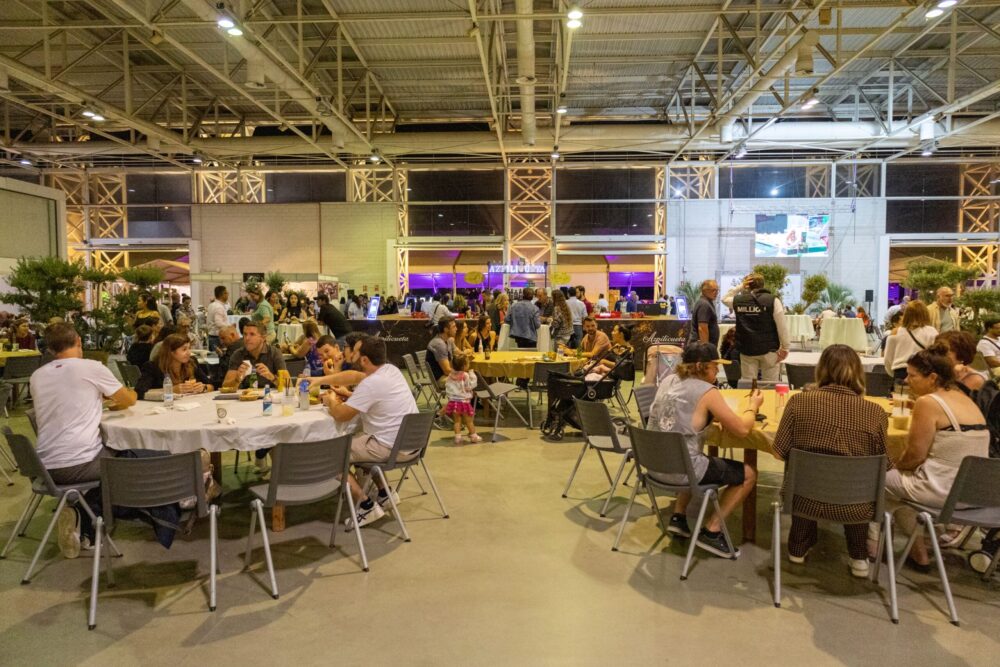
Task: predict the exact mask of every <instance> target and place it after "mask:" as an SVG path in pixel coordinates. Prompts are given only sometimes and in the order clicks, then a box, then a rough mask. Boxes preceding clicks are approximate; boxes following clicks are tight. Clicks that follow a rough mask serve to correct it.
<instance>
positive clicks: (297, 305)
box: [278, 292, 309, 322]
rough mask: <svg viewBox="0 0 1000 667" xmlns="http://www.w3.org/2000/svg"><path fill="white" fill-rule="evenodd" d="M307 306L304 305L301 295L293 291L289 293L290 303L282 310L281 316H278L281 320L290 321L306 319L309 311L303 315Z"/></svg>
mask: <svg viewBox="0 0 1000 667" xmlns="http://www.w3.org/2000/svg"><path fill="white" fill-rule="evenodd" d="M304 310H305V308H303V307H302V303H301V302H300V301H299V295H298V294H296V293H295V292H292V293H291V294H289V295H288V304H287V305H286V306H285V307H284V309H283V310H282V311H281V317H279V318H278V321H280V322H289V321H291V320H292V319H296V320H304V319H306V318H307V317H309V314H308V312H307V313H306V314H305V315H303V311H304Z"/></svg>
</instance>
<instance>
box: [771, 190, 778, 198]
mask: <svg viewBox="0 0 1000 667" xmlns="http://www.w3.org/2000/svg"><path fill="white" fill-rule="evenodd" d="M778 192H779V190H778V188H771V196H772V197H777V196H778Z"/></svg>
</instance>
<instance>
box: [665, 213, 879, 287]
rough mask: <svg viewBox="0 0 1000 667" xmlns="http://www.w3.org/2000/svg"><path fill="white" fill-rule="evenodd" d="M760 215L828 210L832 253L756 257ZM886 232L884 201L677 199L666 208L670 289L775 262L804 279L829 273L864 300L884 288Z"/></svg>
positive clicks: (832, 278) (668, 281)
mask: <svg viewBox="0 0 1000 667" xmlns="http://www.w3.org/2000/svg"><path fill="white" fill-rule="evenodd" d="M757 213H807V214H814V213H829V214H830V250H829V253H828V254H827V256H826V257H808V258H803V259H793V258H756V257H754V231H755V216H756V214H757ZM884 233H885V200H884V199H857V200H850V199H834V200H830V199H736V200H732V202H730V201H729V200H718V201H714V200H712V201H686V200H684V201H681V200H672V201H670V202H669V204H668V206H667V291H668V292H670V293H676V291H677V285H678V283H680V282H681V281H682V280H689V281H691V282H694V283H698V282H701V281H702V280H705V279H706V278H716V279H718V277H719V276H720V275H721V274H722V273H743V272H748V271H749V270H750V269H751V267H753V266H754V265H755V264H761V263H772V262H773V263H780V264H784V265H785V266H787V267H788V269H789V273H801V274H803V277H805V276H808V275H812V274H815V273H825V274H826V275H827V277H828V278H829V279H830V280H831V281H832V282H835V283H839V284H842V285H846V286H847V287H849V288H850V289H851V291H852V292H853V293H854V297H855V299H857V300H858V302H863V301H864V296H865V290H867V289H872V290H875V292H876V295H878V294H879V291H880V290H879V285H880V283H879V272H878V262H879V238H880V237H881V236H882V235H883V234H884ZM789 305H792V304H789Z"/></svg>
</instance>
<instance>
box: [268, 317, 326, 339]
mask: <svg viewBox="0 0 1000 667" xmlns="http://www.w3.org/2000/svg"><path fill="white" fill-rule="evenodd" d="M318 326H319V332H320V333H321V334H325V333H327V331H328V329H327V328H326V325H325V324H320V325H318ZM276 333H277V334H278V342H279V343H284V342H285V341H286V340H287V341H288V342H289V343H294V342H295V341H297V340H298V339H299V338H301V337H302V325H301V324H300V323H298V322H295V323H291V322H288V323H285V324H279V325H278V328H277V329H276ZM286 334H287V338H286V337H285V336H286Z"/></svg>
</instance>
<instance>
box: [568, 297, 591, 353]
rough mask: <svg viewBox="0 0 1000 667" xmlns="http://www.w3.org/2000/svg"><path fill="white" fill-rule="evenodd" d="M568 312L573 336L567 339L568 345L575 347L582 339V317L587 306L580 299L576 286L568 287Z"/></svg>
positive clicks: (585, 312)
mask: <svg viewBox="0 0 1000 667" xmlns="http://www.w3.org/2000/svg"><path fill="white" fill-rule="evenodd" d="M566 305H567V306H569V314H570V315H572V316H573V337H572V338H570V339H569V346H570V347H577V346H578V345H579V344H580V340H582V339H583V318H585V317H586V316H587V306H585V305H584V304H583V301H580V298H579V296H578V295H577V293H576V288H573V287H570V288H569V298H568V299H566Z"/></svg>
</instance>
